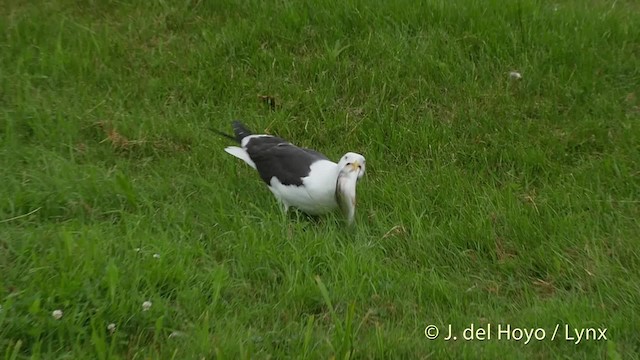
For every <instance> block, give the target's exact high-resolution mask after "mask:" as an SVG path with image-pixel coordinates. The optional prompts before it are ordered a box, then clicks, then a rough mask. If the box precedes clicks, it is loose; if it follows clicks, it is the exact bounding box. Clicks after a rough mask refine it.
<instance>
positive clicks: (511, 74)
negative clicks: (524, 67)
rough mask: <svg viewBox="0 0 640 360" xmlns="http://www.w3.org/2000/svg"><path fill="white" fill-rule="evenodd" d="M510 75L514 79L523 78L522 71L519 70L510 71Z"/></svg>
mask: <svg viewBox="0 0 640 360" xmlns="http://www.w3.org/2000/svg"><path fill="white" fill-rule="evenodd" d="M509 77H510V78H511V79H512V80H520V79H522V74H520V73H519V72H517V71H512V72H510V73H509Z"/></svg>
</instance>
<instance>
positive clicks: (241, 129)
mask: <svg viewBox="0 0 640 360" xmlns="http://www.w3.org/2000/svg"><path fill="white" fill-rule="evenodd" d="M231 126H232V127H233V132H234V133H235V134H236V138H235V140H236V141H237V142H241V141H242V139H244V138H245V137H247V136H249V135H252V133H251V130H249V129H247V127H246V126H244V125H243V124H242V123H241V122H240V121H238V120H234V121H233V123H231Z"/></svg>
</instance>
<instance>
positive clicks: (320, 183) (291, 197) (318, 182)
mask: <svg viewBox="0 0 640 360" xmlns="http://www.w3.org/2000/svg"><path fill="white" fill-rule="evenodd" d="M337 177H338V165H337V164H336V163H334V162H332V161H329V160H320V161H317V162H315V163H313V164H312V165H311V171H310V172H309V175H308V176H307V177H304V178H302V184H303V185H302V186H296V185H283V184H282V183H281V182H280V181H279V180H278V179H277V178H276V177H275V176H274V177H272V178H271V186H269V189H270V190H271V192H272V193H273V194H274V195H275V196H276V197H277V198H278V199H280V200H281V201H282V202H284V203H285V204H286V205H289V206H295V207H297V208H298V209H300V210H302V211H304V212H306V213H308V214H311V215H320V214H324V213H327V212H329V211H332V210H334V209H335V208H336V207H337V206H338V203H337V202H336V198H335V192H336V179H337Z"/></svg>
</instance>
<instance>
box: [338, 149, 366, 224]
mask: <svg viewBox="0 0 640 360" xmlns="http://www.w3.org/2000/svg"><path fill="white" fill-rule="evenodd" d="M365 166H366V160H365V158H364V156H362V155H360V154H356V153H353V152H349V153H346V154H345V155H344V156H342V158H341V159H340V161H339V162H338V168H339V169H340V170H339V173H338V178H337V180H336V200H337V201H338V206H339V207H340V210H342V212H343V213H344V215H345V216H346V217H347V221H348V223H349V224H352V223H353V219H354V216H355V213H356V184H357V182H358V180H360V179H361V178H362V176H364V172H365Z"/></svg>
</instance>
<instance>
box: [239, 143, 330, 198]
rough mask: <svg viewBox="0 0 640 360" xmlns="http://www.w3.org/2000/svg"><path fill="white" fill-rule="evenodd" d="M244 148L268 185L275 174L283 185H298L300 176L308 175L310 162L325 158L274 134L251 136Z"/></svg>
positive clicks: (325, 158)
mask: <svg viewBox="0 0 640 360" xmlns="http://www.w3.org/2000/svg"><path fill="white" fill-rule="evenodd" d="M246 150H247V153H249V156H250V157H251V160H253V162H254V163H255V164H256V169H257V170H258V173H259V174H260V177H261V178H262V180H263V181H264V182H265V183H267V184H268V185H270V184H271V178H272V177H274V176H275V177H276V178H277V179H278V180H279V181H280V182H281V183H282V184H283V185H298V186H300V185H302V178H304V177H306V176H307V175H309V172H310V171H311V164H313V163H314V162H316V161H318V160H327V157H326V156H324V155H322V154H321V153H319V152H317V151H314V150H309V149H303V148H299V147H297V146H295V145H293V144H291V143H289V142H287V141H285V140H283V139H281V138H279V137H275V136H263V137H256V138H253V139H251V140H249V142H248V143H247V146H246Z"/></svg>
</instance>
